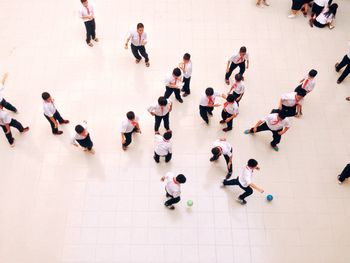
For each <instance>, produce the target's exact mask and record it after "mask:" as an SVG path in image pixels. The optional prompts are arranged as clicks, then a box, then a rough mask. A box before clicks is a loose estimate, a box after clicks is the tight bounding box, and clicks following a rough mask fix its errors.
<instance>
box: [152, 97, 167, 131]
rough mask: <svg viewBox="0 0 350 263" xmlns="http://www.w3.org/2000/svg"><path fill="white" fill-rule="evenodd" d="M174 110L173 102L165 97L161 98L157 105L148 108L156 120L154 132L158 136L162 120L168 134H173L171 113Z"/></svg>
mask: <svg viewBox="0 0 350 263" xmlns="http://www.w3.org/2000/svg"><path fill="white" fill-rule="evenodd" d="M172 109H173V103H172V102H171V100H169V99H167V98H165V97H159V98H158V103H157V104H154V105H151V106H149V107H148V109H147V110H148V112H149V113H150V114H151V115H152V116H154V118H155V123H154V131H155V133H156V134H159V126H160V123H161V122H162V120H163V124H164V128H165V129H166V130H167V132H171V130H170V127H169V113H170V112H171V111H172Z"/></svg>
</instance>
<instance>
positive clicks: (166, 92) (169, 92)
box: [164, 87, 173, 99]
mask: <svg viewBox="0 0 350 263" xmlns="http://www.w3.org/2000/svg"><path fill="white" fill-rule="evenodd" d="M171 94H173V89H172V88H169V87H165V93H164V97H165V98H167V99H168V98H169V97H170V96H171Z"/></svg>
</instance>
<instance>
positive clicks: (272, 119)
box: [262, 113, 290, 131]
mask: <svg viewBox="0 0 350 263" xmlns="http://www.w3.org/2000/svg"><path fill="white" fill-rule="evenodd" d="M262 121H263V122H266V125H267V127H269V128H270V129H271V130H272V131H278V130H281V129H284V128H285V127H286V128H289V127H290V122H289V119H288V118H284V119H283V120H279V119H278V113H271V114H269V115H267V116H266V117H265V118H264V119H263V120H262Z"/></svg>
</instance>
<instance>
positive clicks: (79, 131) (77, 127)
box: [75, 124, 85, 134]
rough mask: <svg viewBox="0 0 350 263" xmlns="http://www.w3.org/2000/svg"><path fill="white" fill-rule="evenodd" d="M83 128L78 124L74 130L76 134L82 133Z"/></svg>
mask: <svg viewBox="0 0 350 263" xmlns="http://www.w3.org/2000/svg"><path fill="white" fill-rule="evenodd" d="M84 130H85V129H84V127H83V126H81V125H80V124H79V125H77V126H75V131H76V132H77V133H78V134H80V133H82V132H83V131H84Z"/></svg>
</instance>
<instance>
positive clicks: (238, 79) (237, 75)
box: [235, 73, 243, 81]
mask: <svg viewBox="0 0 350 263" xmlns="http://www.w3.org/2000/svg"><path fill="white" fill-rule="evenodd" d="M235 80H237V81H241V80H243V76H242V74H239V73H238V74H236V75H235Z"/></svg>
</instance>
